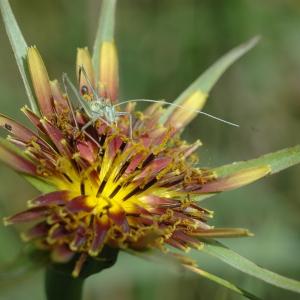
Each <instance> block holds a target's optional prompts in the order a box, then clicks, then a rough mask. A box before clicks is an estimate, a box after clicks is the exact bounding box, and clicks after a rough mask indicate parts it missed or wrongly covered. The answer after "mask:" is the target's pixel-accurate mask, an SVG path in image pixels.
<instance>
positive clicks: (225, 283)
mask: <svg viewBox="0 0 300 300" xmlns="http://www.w3.org/2000/svg"><path fill="white" fill-rule="evenodd" d="M186 268H187V269H189V270H191V271H193V272H194V273H197V274H199V275H201V276H202V277H204V278H207V279H209V280H211V281H213V282H215V283H217V284H219V285H222V286H224V287H226V288H227V289H229V290H231V291H233V292H235V293H237V294H240V295H243V296H244V297H246V298H248V299H254V300H258V299H259V298H257V297H256V296H254V295H252V294H250V293H248V292H247V291H245V290H243V289H240V288H239V287H237V286H236V285H234V284H233V283H231V282H229V281H227V280H225V279H223V278H221V277H218V276H216V275H214V274H211V273H209V272H206V271H204V270H202V269H199V268H196V267H192V266H186Z"/></svg>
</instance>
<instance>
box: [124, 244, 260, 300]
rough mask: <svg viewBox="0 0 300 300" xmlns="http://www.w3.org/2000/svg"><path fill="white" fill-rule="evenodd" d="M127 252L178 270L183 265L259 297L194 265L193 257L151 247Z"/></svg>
mask: <svg viewBox="0 0 300 300" xmlns="http://www.w3.org/2000/svg"><path fill="white" fill-rule="evenodd" d="M125 251H126V252H127V253H129V254H131V255H134V256H137V257H139V258H141V259H144V260H146V261H148V262H149V261H151V262H155V263H158V264H163V265H165V266H166V267H167V266H169V267H172V266H175V267H176V269H175V270H176V271H178V270H180V268H178V266H182V267H184V268H186V269H188V270H190V271H192V272H194V273H196V274H199V275H200V276H202V277H204V278H207V279H209V280H211V281H213V282H215V283H217V284H219V285H222V286H224V287H226V288H227V289H230V290H232V291H233V292H235V293H237V294H240V295H243V296H245V297H247V298H248V299H254V300H258V299H259V298H257V297H256V296H254V295H252V294H250V293H248V292H247V291H245V290H243V289H240V288H239V287H237V286H235V285H234V284H232V283H231V282H229V281H227V280H225V279H223V278H220V277H218V276H216V275H213V274H211V273H208V272H206V271H204V270H202V269H199V268H198V267H197V266H195V265H194V261H193V260H192V259H190V258H189V257H185V256H180V258H179V257H178V256H176V255H175V256H172V253H170V254H169V255H168V254H166V253H162V252H161V251H159V250H155V249H151V250H148V251H142V252H141V251H135V250H131V249H126V250H125Z"/></svg>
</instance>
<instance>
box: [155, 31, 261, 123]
mask: <svg viewBox="0 0 300 300" xmlns="http://www.w3.org/2000/svg"><path fill="white" fill-rule="evenodd" d="M258 40H259V37H254V38H252V39H251V40H250V41H248V42H247V43H245V44H242V45H240V46H238V47H236V48H234V49H232V50H231V51H230V52H228V53H227V54H225V55H224V56H223V57H221V58H220V59H219V60H218V61H217V62H215V63H214V64H213V65H212V66H211V67H210V68H208V69H207V70H206V71H205V72H204V73H203V74H202V75H200V76H199V77H198V78H197V79H196V80H195V81H194V82H193V83H192V84H191V85H190V86H189V87H188V88H187V89H186V90H185V91H184V92H182V93H181V94H180V95H179V97H178V98H177V99H176V100H175V101H174V102H173V103H174V104H176V105H181V104H182V103H183V102H184V101H186V100H187V99H188V98H189V97H190V96H192V95H193V94H195V93H196V92H200V93H201V94H206V95H207V94H208V93H209V92H210V90H211V89H212V88H213V86H214V85H215V83H216V82H217V80H218V79H219V78H220V77H221V75H222V74H223V73H224V72H225V71H226V70H227V69H228V67H230V66H231V65H232V64H233V63H234V62H235V61H236V60H237V59H239V58H240V57H241V56H243V55H244V54H245V53H246V52H248V51H249V50H250V49H251V48H253V47H254V46H255V45H256V44H257V42H258ZM175 109H176V106H172V105H170V106H169V107H168V108H167V109H166V112H165V113H164V115H163V117H162V119H161V121H162V123H164V122H165V121H166V120H167V119H168V117H169V116H170V115H171V114H172V112H173V111H174V110H175Z"/></svg>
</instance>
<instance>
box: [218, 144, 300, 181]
mask: <svg viewBox="0 0 300 300" xmlns="http://www.w3.org/2000/svg"><path fill="white" fill-rule="evenodd" d="M298 163H300V145H297V146H294V147H291V148H285V149H283V150H280V151H277V152H273V153H269V154H265V155H263V156H261V157H259V158H256V159H251V160H248V161H240V162H234V163H232V164H228V165H224V166H221V167H218V168H215V169H214V170H213V171H215V172H216V174H217V176H218V177H225V176H229V175H232V174H234V173H236V172H240V171H242V170H245V169H248V168H252V167H259V166H263V165H269V166H270V168H271V174H275V173H277V172H279V171H282V170H284V169H286V168H289V167H291V166H294V165H296V164H298Z"/></svg>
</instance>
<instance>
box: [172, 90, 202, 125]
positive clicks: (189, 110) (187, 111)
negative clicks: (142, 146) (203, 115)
mask: <svg viewBox="0 0 300 300" xmlns="http://www.w3.org/2000/svg"><path fill="white" fill-rule="evenodd" d="M206 99H207V94H205V93H203V92H201V91H196V92H194V93H193V94H192V95H190V96H189V97H188V98H186V100H185V101H184V102H183V103H182V104H181V106H182V107H178V108H177V109H176V110H174V112H173V113H172V115H171V116H170V117H169V119H168V120H167V122H166V125H171V126H172V127H175V128H176V129H181V128H184V127H185V126H186V125H187V124H188V123H190V122H191V121H192V120H193V119H194V118H195V117H196V116H197V114H198V113H199V111H200V110H201V109H202V108H203V106H204V104H205V102H206Z"/></svg>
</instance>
